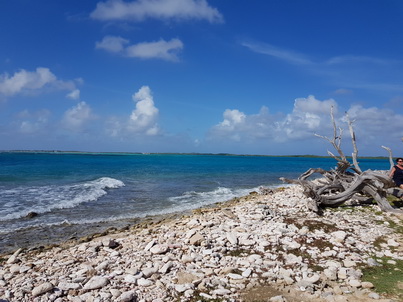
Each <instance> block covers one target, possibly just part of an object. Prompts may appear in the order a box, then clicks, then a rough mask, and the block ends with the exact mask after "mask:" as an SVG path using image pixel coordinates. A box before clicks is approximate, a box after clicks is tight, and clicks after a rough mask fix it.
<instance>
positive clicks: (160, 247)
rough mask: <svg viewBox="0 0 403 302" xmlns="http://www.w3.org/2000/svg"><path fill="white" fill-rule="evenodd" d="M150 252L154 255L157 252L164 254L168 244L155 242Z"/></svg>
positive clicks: (157, 253)
mask: <svg viewBox="0 0 403 302" xmlns="http://www.w3.org/2000/svg"><path fill="white" fill-rule="evenodd" d="M150 252H151V253H152V254H154V255H159V254H165V253H166V252H168V245H166V244H157V245H154V246H153V247H152V248H151V249H150Z"/></svg>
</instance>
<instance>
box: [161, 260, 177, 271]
mask: <svg viewBox="0 0 403 302" xmlns="http://www.w3.org/2000/svg"><path fill="white" fill-rule="evenodd" d="M173 266H174V264H173V262H172V261H168V262H167V263H165V264H164V266H163V267H161V269H160V270H159V271H158V272H160V273H161V274H166V273H168V272H169V271H170V270H171V268H172V267H173Z"/></svg>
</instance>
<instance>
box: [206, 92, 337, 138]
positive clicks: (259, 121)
mask: <svg viewBox="0 0 403 302" xmlns="http://www.w3.org/2000/svg"><path fill="white" fill-rule="evenodd" d="M331 106H333V107H334V112H337V103H336V102H335V101H334V100H332V99H330V100H325V101H319V100H317V99H315V97H314V96H309V97H308V98H300V99H296V100H295V102H294V107H293V111H292V112H291V113H289V114H287V115H285V116H284V115H279V114H277V115H273V114H270V112H269V110H268V108H267V107H262V108H261V110H260V112H259V113H258V114H253V115H246V114H245V113H243V112H240V111H239V110H237V109H235V110H229V109H227V110H225V112H224V114H223V117H224V120H223V121H222V122H220V123H219V124H217V125H215V126H214V127H213V128H212V129H211V130H210V133H209V138H210V139H214V138H219V139H230V140H238V141H241V140H243V141H256V140H260V139H262V138H266V139H270V140H273V141H276V142H284V141H287V140H291V139H305V138H307V137H313V134H314V133H315V132H316V131H319V130H323V129H326V128H329V113H330V108H331ZM330 126H331V125H330Z"/></svg>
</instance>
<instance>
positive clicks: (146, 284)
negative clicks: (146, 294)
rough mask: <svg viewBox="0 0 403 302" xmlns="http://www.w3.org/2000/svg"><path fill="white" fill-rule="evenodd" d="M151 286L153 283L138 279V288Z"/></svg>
mask: <svg viewBox="0 0 403 302" xmlns="http://www.w3.org/2000/svg"><path fill="white" fill-rule="evenodd" d="M153 284H154V282H153V281H151V280H149V279H144V278H140V279H138V280H137V285H139V286H144V287H148V286H151V285H153Z"/></svg>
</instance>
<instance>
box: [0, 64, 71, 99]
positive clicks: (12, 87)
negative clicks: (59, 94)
mask: <svg viewBox="0 0 403 302" xmlns="http://www.w3.org/2000/svg"><path fill="white" fill-rule="evenodd" d="M74 86H75V85H74V83H73V82H71V81H68V82H65V81H61V80H58V79H57V77H56V76H55V75H54V74H53V73H52V72H51V71H50V70H49V68H44V67H38V68H36V70H35V71H26V70H24V69H22V70H20V71H18V72H16V73H14V75H12V76H10V75H9V74H7V73H5V74H3V75H0V96H3V97H10V96H14V95H17V94H20V93H33V92H41V90H43V89H44V88H46V87H52V88H54V89H57V90H66V89H67V90H73V89H75V87H74Z"/></svg>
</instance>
